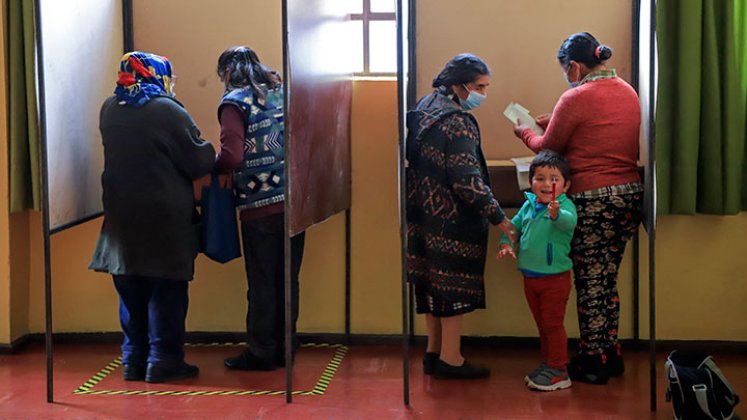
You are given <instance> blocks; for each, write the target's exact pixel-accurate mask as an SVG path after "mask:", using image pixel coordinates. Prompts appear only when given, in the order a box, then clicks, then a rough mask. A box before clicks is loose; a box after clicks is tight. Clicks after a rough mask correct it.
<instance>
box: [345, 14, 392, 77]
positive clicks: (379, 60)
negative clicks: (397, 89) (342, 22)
mask: <svg viewBox="0 0 747 420" xmlns="http://www.w3.org/2000/svg"><path fill="white" fill-rule="evenodd" d="M395 7H396V6H395V0H357V2H356V5H355V6H354V10H353V13H351V14H350V21H351V22H350V23H351V25H353V26H354V28H353V33H355V34H359V35H358V36H360V38H358V36H356V39H355V40H354V41H356V42H357V45H360V49H359V50H358V51H359V53H358V57H356V58H355V60H354V62H355V66H354V73H355V74H356V75H358V76H392V75H394V74H396V73H397V20H396V14H395Z"/></svg>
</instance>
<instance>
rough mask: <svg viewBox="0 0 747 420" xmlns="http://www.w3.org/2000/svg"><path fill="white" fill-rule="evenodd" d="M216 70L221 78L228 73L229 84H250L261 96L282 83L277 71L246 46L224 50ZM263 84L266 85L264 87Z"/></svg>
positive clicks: (233, 85) (236, 85)
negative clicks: (263, 62) (261, 60)
mask: <svg viewBox="0 0 747 420" xmlns="http://www.w3.org/2000/svg"><path fill="white" fill-rule="evenodd" d="M216 72H217V73H218V76H219V77H220V78H221V79H223V78H224V76H226V74H227V75H228V77H229V79H228V81H227V85H228V86H230V87H234V88H242V87H247V86H250V87H251V88H252V91H253V92H254V94H256V95H258V96H260V97H264V96H265V95H266V93H267V89H274V88H276V87H277V86H278V85H280V84H281V83H282V78H281V77H280V74H279V73H278V72H277V71H275V70H273V69H271V68H269V67H267V66H265V65H264V64H262V63H261V62H260V61H259V57H258V56H257V53H255V52H254V50H252V49H251V48H249V47H244V46H235V47H231V48H228V49H226V50H225V51H223V54H221V55H220V57H219V58H218V66H217V68H216ZM262 84H264V85H265V86H266V87H265V88H263V87H262V86H261V85H262Z"/></svg>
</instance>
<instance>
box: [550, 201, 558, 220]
mask: <svg viewBox="0 0 747 420" xmlns="http://www.w3.org/2000/svg"><path fill="white" fill-rule="evenodd" d="M558 212H560V203H559V202H558V200H553V201H551V202H550V204H548V205H547V214H548V215H549V216H550V218H551V219H552V220H558Z"/></svg>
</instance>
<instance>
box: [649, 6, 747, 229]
mask: <svg viewBox="0 0 747 420" xmlns="http://www.w3.org/2000/svg"><path fill="white" fill-rule="evenodd" d="M746 12H747V7H745V1H743V0H739V1H734V0H687V1H681V0H658V2H657V11H656V14H657V17H656V26H657V40H658V44H657V48H658V57H659V61H658V64H659V71H658V74H659V77H658V89H657V95H658V97H657V107H656V161H657V162H656V170H657V188H658V190H657V194H658V202H657V206H658V209H659V213H662V214H669V213H671V214H694V213H706V214H735V213H738V212H739V211H742V210H746V209H747V168H746V167H745V161H746V157H745V143H746V142H747V132H746V131H745V122H746V121H747V113H746V108H745V104H746V103H747V85H746V83H747V78H746V77H745V71H746V69H747V62H746V61H745V60H746V58H745V55H746V54H745V47H746V42H745V25H747V15H746Z"/></svg>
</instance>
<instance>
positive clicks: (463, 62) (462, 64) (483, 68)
mask: <svg viewBox="0 0 747 420" xmlns="http://www.w3.org/2000/svg"><path fill="white" fill-rule="evenodd" d="M489 74H490V69H489V68H488V65H487V64H485V62H484V61H482V59H481V58H480V57H478V56H476V55H474V54H469V53H462V54H459V55H457V56H456V57H454V58H452V59H451V60H449V62H448V63H446V66H445V67H444V68H443V70H441V72H440V73H438V76H436V78H435V79H433V87H434V88H439V87H445V88H450V87H452V86H454V85H461V84H463V83H470V82H474V81H475V80H476V79H477V78H478V77H479V76H482V75H489Z"/></svg>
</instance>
